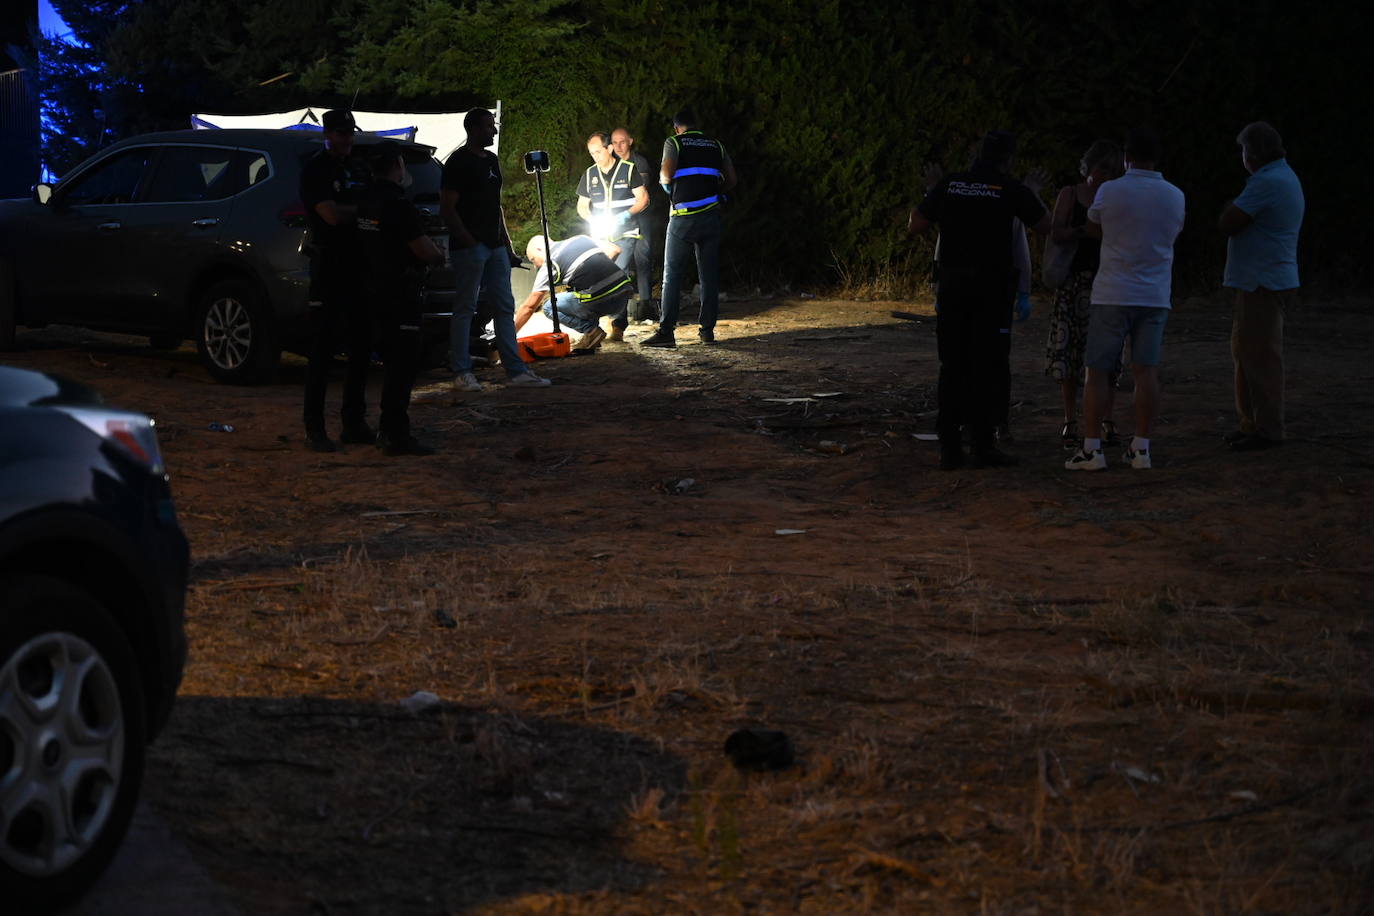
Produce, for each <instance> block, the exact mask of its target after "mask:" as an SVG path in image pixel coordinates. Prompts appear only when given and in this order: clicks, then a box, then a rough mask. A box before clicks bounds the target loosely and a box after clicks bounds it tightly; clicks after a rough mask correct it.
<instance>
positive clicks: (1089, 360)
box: [1083, 305, 1169, 372]
mask: <svg viewBox="0 0 1374 916" xmlns="http://www.w3.org/2000/svg"><path fill="white" fill-rule="evenodd" d="M1168 321H1169V310H1168V309H1166V308H1156V307H1153V306H1145V305H1094V306H1092V307H1091V308H1090V309H1089V311H1088V342H1087V345H1086V346H1085V347H1084V350H1083V364H1084V365H1085V366H1087V367H1088V368H1089V369H1098V370H1101V371H1103V372H1111V371H1117V372H1119V371H1121V346H1122V344H1124V343H1125V342H1126V338H1127V337H1129V338H1130V339H1131V365H1133V366H1158V365H1159V353H1160V350H1161V348H1162V347H1163V344H1164V325H1165V324H1166V323H1167V322H1168Z"/></svg>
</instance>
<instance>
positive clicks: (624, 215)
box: [615, 210, 630, 226]
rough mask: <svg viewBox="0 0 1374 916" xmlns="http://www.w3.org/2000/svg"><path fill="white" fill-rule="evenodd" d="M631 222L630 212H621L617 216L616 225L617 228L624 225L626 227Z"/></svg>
mask: <svg viewBox="0 0 1374 916" xmlns="http://www.w3.org/2000/svg"><path fill="white" fill-rule="evenodd" d="M629 221H630V211H629V210H621V211H620V212H619V213H617V214H616V215H615V224H616V225H617V226H623V225H625V224H626V223H628V222H629Z"/></svg>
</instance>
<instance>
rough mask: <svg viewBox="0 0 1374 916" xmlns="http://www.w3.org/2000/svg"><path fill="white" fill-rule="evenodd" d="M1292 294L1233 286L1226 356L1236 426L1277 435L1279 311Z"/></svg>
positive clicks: (1280, 427)
mask: <svg viewBox="0 0 1374 916" xmlns="http://www.w3.org/2000/svg"><path fill="white" fill-rule="evenodd" d="M1297 297H1298V291H1297V290H1296V289H1281V290H1272V289H1264V288H1262V287H1261V288H1258V289H1255V290H1252V291H1248V292H1247V291H1246V290H1241V289H1238V290H1236V310H1235V316H1234V318H1233V319H1232V321H1231V358H1232V360H1234V361H1235V364H1236V416H1237V418H1238V419H1239V420H1240V428H1241V431H1242V432H1247V433H1256V434H1258V435H1261V436H1263V437H1265V438H1266V439H1275V440H1278V439H1282V438H1283V316H1284V313H1285V312H1286V311H1288V309H1289V308H1290V307H1291V306H1292V305H1293V303H1295V302H1296V301H1297Z"/></svg>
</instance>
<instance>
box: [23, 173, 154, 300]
mask: <svg viewBox="0 0 1374 916" xmlns="http://www.w3.org/2000/svg"><path fill="white" fill-rule="evenodd" d="M156 152H157V150H156V148H154V147H151V146H138V147H132V148H125V149H119V150H114V151H112V152H110V153H109V154H107V155H105V156H103V157H102V158H100V159H97V160H95V161H93V162H91V163H90V165H88V166H86V167H84V168H82V169H81V170H80V171H79V172H78V173H77V174H76V175H74V176H73V177H72V178H71V179H69V180H68V181H65V182H63V183H61V184H59V185H58V186H57V188H56V189H55V190H54V192H53V197H52V199H51V200H50V201H49V202H48V203H47V204H46V205H42V206H39V205H35V206H34V207H33V210H32V219H30V220H28V223H29V224H28V225H27V226H26V227H25V229H24V232H23V233H22V234H18V235H17V238H16V239H15V248H16V250H17V252H18V256H17V257H16V259H15V271H16V274H17V275H18V277H19V282H20V289H21V291H22V294H23V296H24V298H25V301H26V302H27V303H28V304H29V306H30V308H29V312H30V313H31V314H32V315H33V316H35V317H37V318H39V319H41V320H44V321H69V322H72V323H74V324H87V323H88V322H89V319H90V318H91V317H92V316H93V315H98V314H99V313H100V312H101V311H102V310H104V309H106V308H107V305H106V304H104V303H108V302H109V301H110V300H112V299H118V298H122V295H123V290H124V289H125V288H126V286H127V283H128V279H129V274H130V271H131V263H130V260H131V259H130V255H131V251H130V249H129V247H128V243H127V238H128V236H127V233H125V232H124V226H125V223H126V222H127V221H128V219H129V216H130V213H131V212H132V211H133V210H134V209H135V208H136V207H137V206H138V204H137V203H136V201H137V200H138V195H139V193H140V191H141V190H142V189H143V186H144V183H145V181H146V180H147V179H148V177H149V176H150V168H149V166H150V164H151V162H152V160H153V159H154V157H155V156H156Z"/></svg>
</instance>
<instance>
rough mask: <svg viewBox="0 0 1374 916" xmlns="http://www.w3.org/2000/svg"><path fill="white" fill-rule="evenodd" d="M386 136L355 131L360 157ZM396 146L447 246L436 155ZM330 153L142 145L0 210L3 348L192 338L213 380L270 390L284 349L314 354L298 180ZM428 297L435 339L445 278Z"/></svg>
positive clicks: (448, 291) (161, 141) (187, 138)
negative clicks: (108, 335)
mask: <svg viewBox="0 0 1374 916" xmlns="http://www.w3.org/2000/svg"><path fill="white" fill-rule="evenodd" d="M380 139H382V138H379V137H377V136H375V135H372V134H359V135H358V140H357V143H356V146H355V151H356V152H357V153H359V154H364V155H365V152H366V148H367V147H368V146H369V145H371V144H372V143H376V142H379V141H380ZM402 145H403V146H404V148H405V157H406V162H407V167H408V169H409V171H410V173H411V176H412V178H413V183H412V184H411V186H410V188H409V190H408V192H407V193H408V194H409V196H410V198H411V200H413V201H414V202H415V203H416V205H417V206H419V207H420V209H421V210H422V211H423V212H425V213H426V214H427V218H428V220H429V225H430V228H431V230H432V232H433V234H434V235H435V236H438V237H440V238H439V239H438V240H439V241H440V243H441V246H442V247H443V248H444V249H445V250H447V238H446V232H445V230H444V229H443V222H442V220H441V219H440V217H439V213H438V211H439V179H440V175H441V172H442V167H441V166H440V165H439V162H438V161H437V160H435V159H434V156H433V152H434V150H433V148H432V147H428V146H423V145H421V144H417V143H404V144H402ZM322 147H323V139H322V136H321V134H319V133H316V132H310V131H297V130H181V131H167V132H164V133H154V134H144V135H142V136H138V137H132V138H130V139H128V140H122V141H120V142H119V143H116V144H114V145H113V146H111V147H109V148H108V149H105V150H102V151H101V152H99V153H97V154H96V155H94V156H92V157H91V158H90V159H88V160H86V161H85V162H83V163H82V164H81V165H79V166H77V167H76V168H74V169H73V170H72V171H71V173H70V174H69V175H67V176H66V177H65V178H64V179H63V180H62V181H61V182H59V183H58V184H57V185H55V186H52V187H50V186H48V185H42V184H41V185H38V186H37V187H36V188H35V189H34V195H33V199H32V200H14V201H0V349H5V348H6V347H8V346H9V345H11V344H12V343H13V339H14V330H15V327H16V326H17V325H25V326H29V327H41V326H43V325H46V324H50V323H53V324H71V325H77V326H80V327H87V328H94V329H98V330H107V331H121V332H124V333H129V334H142V335H147V336H148V338H149V340H150V342H151V343H152V344H153V345H154V346H157V347H174V346H177V345H178V344H179V343H180V342H181V341H182V340H185V339H188V338H189V339H192V340H195V342H196V347H197V349H198V351H199V353H200V357H201V360H202V361H203V362H204V364H205V366H206V368H207V369H208V370H209V371H210V373H211V374H212V375H214V376H215V377H216V378H217V379H219V380H220V381H224V382H231V383H251V382H258V381H265V380H267V379H269V378H270V377H271V376H272V373H273V371H274V370H275V369H276V366H277V363H278V360H279V359H280V357H281V352H282V350H283V349H287V350H293V351H296V352H304V351H305V349H306V342H307V338H308V332H309V329H308V327H307V314H306V302H307V293H308V286H309V265H308V256H307V250H308V249H307V241H308V240H307V231H306V227H305V210H304V207H303V205H302V204H301V201H300V194H299V188H300V173H301V167H302V165H303V164H304V162H305V161H306V160H307V159H308V158H309V157H310V156H312V155H314V154H315V153H316V152H317V151H319V150H320V149H321V148H322ZM427 300H428V301H427V305H426V309H427V311H429V312H431V313H433V314H432V317H433V318H434V319H435V320H434V321H432V322H431V325H433V326H434V327H436V328H437V329H438V330H436V333H437V334H441V333H443V331H444V325H443V324H442V322H441V320H440V319H442V318H446V317H447V314H448V312H449V311H450V309H451V308H452V274H451V272H450V271H448V270H446V269H437V270H434V271H431V272H430V281H429V290H428V292H427Z"/></svg>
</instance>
